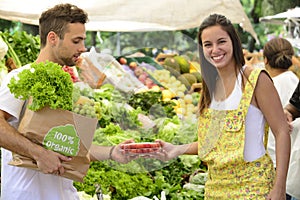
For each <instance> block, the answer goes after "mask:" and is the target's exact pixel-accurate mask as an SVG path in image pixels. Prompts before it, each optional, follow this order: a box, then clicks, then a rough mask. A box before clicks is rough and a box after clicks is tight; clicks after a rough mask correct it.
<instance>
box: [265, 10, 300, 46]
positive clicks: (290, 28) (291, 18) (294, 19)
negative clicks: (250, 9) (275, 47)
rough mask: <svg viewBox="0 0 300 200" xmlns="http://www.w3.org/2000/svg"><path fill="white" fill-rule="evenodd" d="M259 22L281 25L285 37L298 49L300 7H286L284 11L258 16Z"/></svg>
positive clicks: (299, 39)
mask: <svg viewBox="0 0 300 200" xmlns="http://www.w3.org/2000/svg"><path fill="white" fill-rule="evenodd" d="M260 21H261V22H264V23H272V24H278V25H282V26H283V27H284V29H285V33H286V35H285V37H286V39H288V40H289V41H290V42H291V43H292V45H293V46H294V47H296V48H298V49H300V45H299V44H300V7H295V8H292V9H288V10H287V11H285V12H282V13H277V14H275V15H271V16H265V17H261V18H260Z"/></svg>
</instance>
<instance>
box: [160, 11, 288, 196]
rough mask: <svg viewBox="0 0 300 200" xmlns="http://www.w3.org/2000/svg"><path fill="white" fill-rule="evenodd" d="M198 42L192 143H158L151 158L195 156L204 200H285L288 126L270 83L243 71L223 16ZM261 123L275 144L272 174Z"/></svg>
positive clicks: (210, 21) (206, 24)
mask: <svg viewBox="0 0 300 200" xmlns="http://www.w3.org/2000/svg"><path fill="white" fill-rule="evenodd" d="M198 40H199V45H200V48H199V49H200V61H201V73H202V76H203V89H202V94H201V98H200V102H199V105H200V117H199V126H198V142H194V143H191V144H185V145H173V144H170V143H167V142H164V141H159V142H160V143H161V145H162V148H163V151H162V152H161V153H159V154H158V155H156V157H157V158H158V159H161V160H169V159H172V158H175V157H177V156H179V155H182V154H190V155H194V154H198V155H199V157H200V159H201V160H202V161H204V162H206V163H207V165H208V180H207V182H206V185H205V199H272V200H275V199H285V182H286V175H287V169H288V163H289V154H290V136H289V126H288V123H287V120H286V117H285V115H284V112H283V108H282V106H281V103H280V99H279V97H278V94H277V92H276V89H275V87H274V85H273V83H272V80H271V78H270V77H269V75H268V74H267V73H266V72H265V71H264V70H262V69H259V68H250V67H247V66H244V65H245V60H244V57H243V51H242V46H241V42H240V39H239V37H238V35H237V33H236V31H235V29H234V26H233V25H232V23H231V22H230V20H228V19H227V18H226V17H224V16H222V15H218V14H213V15H210V16H209V17H208V18H206V19H205V20H204V21H203V23H202V24H201V26H200V28H199V36H198ZM270 99H272V101H270ZM267 124H269V125H270V127H271V129H272V131H273V133H274V136H275V139H276V153H277V164H276V166H277V170H276V175H275V170H274V167H273V163H272V160H271V158H270V156H269V155H268V154H267V153H266V142H267V140H266V139H265V140H264V138H266V137H267V133H268V132H267V129H266V126H265V125H267Z"/></svg>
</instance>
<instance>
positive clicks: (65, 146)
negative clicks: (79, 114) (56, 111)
mask: <svg viewBox="0 0 300 200" xmlns="http://www.w3.org/2000/svg"><path fill="white" fill-rule="evenodd" d="M79 142H80V138H79V137H78V135H77V132H76V130H75V127H74V126H73V125H72V124H67V125H65V126H56V127H53V128H52V129H50V130H49V131H48V133H47V134H46V135H45V137H44V140H43V145H44V147H45V148H46V149H49V150H52V151H55V152H58V153H60V154H63V155H65V156H76V155H77V153H78V151H79V145H80V143H79Z"/></svg>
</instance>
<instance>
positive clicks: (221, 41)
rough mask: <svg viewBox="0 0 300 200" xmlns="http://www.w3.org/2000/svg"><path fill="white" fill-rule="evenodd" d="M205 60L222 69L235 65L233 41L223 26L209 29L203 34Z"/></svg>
mask: <svg viewBox="0 0 300 200" xmlns="http://www.w3.org/2000/svg"><path fill="white" fill-rule="evenodd" d="M201 39H202V46H203V51H204V56H205V58H206V59H207V60H208V61H209V62H211V63H212V64H213V65H214V66H215V67H216V68H218V69H220V68H223V67H226V66H228V65H230V64H232V63H234V57H233V46H232V41H231V39H230V37H229V35H228V33H227V32H226V31H224V30H223V29H222V27H221V26H219V25H215V26H210V27H207V28H206V29H204V30H203V32H202V34H201Z"/></svg>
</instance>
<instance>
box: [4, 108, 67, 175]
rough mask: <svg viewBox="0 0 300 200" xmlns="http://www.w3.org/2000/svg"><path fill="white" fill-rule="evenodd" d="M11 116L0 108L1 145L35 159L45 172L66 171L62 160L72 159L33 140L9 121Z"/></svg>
mask: <svg viewBox="0 0 300 200" xmlns="http://www.w3.org/2000/svg"><path fill="white" fill-rule="evenodd" d="M10 117H11V116H10V115H9V114H8V113H7V112H5V111H2V110H0V146H1V147H3V148H5V149H7V150H10V151H12V152H15V153H17V154H20V155H23V156H27V157H30V158H32V159H34V160H35V161H36V162H37V165H38V167H39V169H40V170H41V171H42V172H44V173H54V172H59V173H60V174H62V173H64V168H63V166H62V164H61V161H68V160H70V159H69V158H68V157H66V156H63V155H60V154H58V153H55V152H53V151H49V150H46V149H44V148H43V147H42V146H39V145H37V144H35V143H33V142H31V141H30V140H29V139H27V138H26V137H24V136H23V135H22V134H20V133H19V132H18V131H17V130H16V129H15V128H14V127H12V126H11V125H10V124H9V123H8V122H7V120H8V119H9V118H10Z"/></svg>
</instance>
